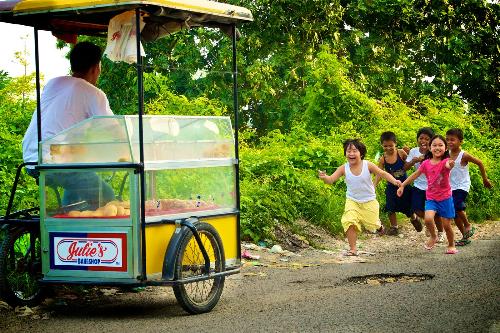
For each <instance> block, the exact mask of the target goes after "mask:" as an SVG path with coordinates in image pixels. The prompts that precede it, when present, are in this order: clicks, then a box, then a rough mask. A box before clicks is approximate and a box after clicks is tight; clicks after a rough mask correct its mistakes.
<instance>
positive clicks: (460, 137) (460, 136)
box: [446, 128, 464, 141]
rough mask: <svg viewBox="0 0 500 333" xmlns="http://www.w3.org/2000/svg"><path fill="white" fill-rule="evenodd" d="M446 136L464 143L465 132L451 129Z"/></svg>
mask: <svg viewBox="0 0 500 333" xmlns="http://www.w3.org/2000/svg"><path fill="white" fill-rule="evenodd" d="M446 135H453V136H456V137H457V138H458V140H460V141H463V140H464V132H463V131H462V130H461V129H460V128H450V129H449V130H448V131H447V132H446Z"/></svg>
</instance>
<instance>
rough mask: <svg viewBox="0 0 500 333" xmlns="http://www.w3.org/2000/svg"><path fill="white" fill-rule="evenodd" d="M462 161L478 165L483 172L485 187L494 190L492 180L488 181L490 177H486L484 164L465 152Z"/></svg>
mask: <svg viewBox="0 0 500 333" xmlns="http://www.w3.org/2000/svg"><path fill="white" fill-rule="evenodd" d="M462 161H464V162H472V163H474V164H476V165H477V166H478V167H479V171H481V177H482V178H483V185H484V187H486V188H492V187H493V185H491V182H490V180H489V179H488V176H486V169H485V168H484V165H483V162H482V161H481V160H480V159H479V158H477V157H474V156H472V155H471V154H469V153H465V152H464V156H463V157H462Z"/></svg>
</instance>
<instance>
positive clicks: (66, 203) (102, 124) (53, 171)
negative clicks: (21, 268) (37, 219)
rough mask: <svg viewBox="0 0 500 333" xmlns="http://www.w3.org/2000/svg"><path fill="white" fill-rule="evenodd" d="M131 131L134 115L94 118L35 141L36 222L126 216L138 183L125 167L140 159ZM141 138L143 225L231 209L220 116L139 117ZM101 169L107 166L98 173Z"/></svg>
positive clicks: (231, 173)
mask: <svg viewBox="0 0 500 333" xmlns="http://www.w3.org/2000/svg"><path fill="white" fill-rule="evenodd" d="M138 129H139V124H138V117H137V116H100V117H93V118H89V119H87V120H85V121H83V122H81V123H79V124H77V125H75V126H73V127H70V128H68V129H66V130H65V131H63V132H61V133H59V134H58V135H56V136H54V137H52V138H48V139H46V140H43V141H42V142H41V143H40V146H39V149H40V154H39V156H40V161H39V164H40V165H41V166H42V167H45V169H44V170H43V172H42V177H41V183H42V184H43V185H44V186H45V189H46V190H45V195H44V196H43V200H44V201H45V205H42V207H45V212H44V216H45V217H46V218H66V219H80V218H92V219H96V220H99V219H109V218H113V219H120V218H122V219H123V218H129V217H130V215H131V211H132V214H134V204H137V202H139V192H140V191H139V185H138V184H139V181H138V179H137V174H136V173H135V172H134V171H133V169H130V166H129V167H128V169H127V165H130V164H131V163H139V161H140V156H139V154H140V150H139V139H138V138H139V131H138ZM143 136H144V169H145V181H146V196H145V200H146V202H145V204H146V209H145V214H146V221H147V222H154V221H157V220H161V219H164V218H166V217H167V218H172V219H174V218H181V217H185V216H193V215H202V216H207V215H214V214H224V213H230V212H234V211H235V210H236V193H235V182H236V173H235V163H236V160H235V158H234V137H233V130H232V126H231V121H230V119H229V118H228V117H185V116H144V117H143ZM108 164H109V165H111V164H112V165H113V168H107V169H105V168H102V166H106V165H108ZM122 164H123V165H124V167H123V169H122V168H120V165H122ZM86 166H91V168H87V167H86ZM77 167H78V168H77Z"/></svg>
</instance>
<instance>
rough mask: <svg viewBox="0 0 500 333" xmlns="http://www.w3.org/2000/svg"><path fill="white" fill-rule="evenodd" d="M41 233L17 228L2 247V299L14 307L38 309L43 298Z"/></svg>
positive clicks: (0, 273) (0, 294) (0, 247)
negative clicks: (36, 306) (26, 306)
mask: <svg viewBox="0 0 500 333" xmlns="http://www.w3.org/2000/svg"><path fill="white" fill-rule="evenodd" d="M41 255H42V247H41V242H40V232H39V230H35V229H28V228H23V227H21V228H15V229H13V230H10V231H8V232H7V233H6V235H5V238H4V239H3V241H2V243H1V245H0V296H1V298H3V299H4V300H5V301H6V302H7V303H8V304H10V305H12V306H18V305H19V306H24V305H28V306H34V305H37V304H39V303H40V301H41V299H42V298H43V288H42V287H41V286H40V284H39V282H38V280H39V279H40V278H41V276H42V258H41Z"/></svg>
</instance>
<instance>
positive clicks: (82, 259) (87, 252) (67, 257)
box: [56, 238, 119, 264]
mask: <svg viewBox="0 0 500 333" xmlns="http://www.w3.org/2000/svg"><path fill="white" fill-rule="evenodd" d="M56 252H57V256H58V257H59V260H61V261H62V262H66V263H78V264H85V263H95V264H99V263H108V264H109V263H113V262H115V261H116V258H117V257H118V252H119V249H118V245H117V244H116V242H115V241H114V240H112V239H107V240H106V239H89V238H86V239H74V238H73V239H72V238H67V239H64V238H63V239H61V240H60V241H59V242H58V243H57V247H56Z"/></svg>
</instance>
